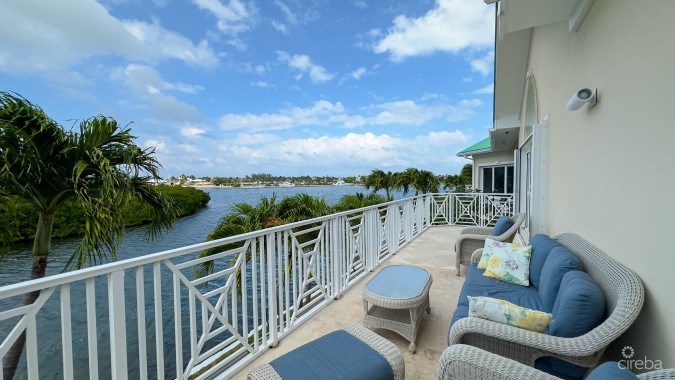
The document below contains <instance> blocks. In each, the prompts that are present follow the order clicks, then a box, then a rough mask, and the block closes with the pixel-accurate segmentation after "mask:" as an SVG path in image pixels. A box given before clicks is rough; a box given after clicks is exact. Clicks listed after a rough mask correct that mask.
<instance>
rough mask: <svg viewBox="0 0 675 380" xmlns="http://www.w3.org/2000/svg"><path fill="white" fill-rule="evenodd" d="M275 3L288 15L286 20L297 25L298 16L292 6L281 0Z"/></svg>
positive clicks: (276, 0)
mask: <svg viewBox="0 0 675 380" xmlns="http://www.w3.org/2000/svg"><path fill="white" fill-rule="evenodd" d="M274 4H276V6H277V7H279V9H281V12H282V13H283V14H284V16H285V17H286V21H288V23H289V24H291V25H296V24H297V23H298V17H297V16H296V15H295V13H293V11H292V10H291V8H289V7H288V5H286V4H284V3H282V2H281V1H279V0H275V1H274Z"/></svg>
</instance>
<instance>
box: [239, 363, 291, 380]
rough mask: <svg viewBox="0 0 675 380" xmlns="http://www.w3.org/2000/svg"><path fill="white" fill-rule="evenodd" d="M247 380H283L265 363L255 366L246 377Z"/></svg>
mask: <svg viewBox="0 0 675 380" xmlns="http://www.w3.org/2000/svg"><path fill="white" fill-rule="evenodd" d="M246 379H247V380H283V379H282V378H281V376H279V374H278V373H277V371H275V370H274V368H272V366H271V365H269V364H267V363H265V364H261V365H259V366H256V367H255V368H253V369H252V370H251V372H249V373H248V375H246Z"/></svg>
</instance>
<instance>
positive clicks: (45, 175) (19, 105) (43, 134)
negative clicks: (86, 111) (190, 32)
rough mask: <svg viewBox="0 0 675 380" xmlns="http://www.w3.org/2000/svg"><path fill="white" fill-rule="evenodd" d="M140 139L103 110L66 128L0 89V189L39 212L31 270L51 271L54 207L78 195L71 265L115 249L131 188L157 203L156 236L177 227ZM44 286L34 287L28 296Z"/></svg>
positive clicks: (17, 350) (7, 373) (10, 372)
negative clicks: (78, 231)
mask: <svg viewBox="0 0 675 380" xmlns="http://www.w3.org/2000/svg"><path fill="white" fill-rule="evenodd" d="M134 139H135V137H134V136H132V135H131V133H130V129H128V128H121V127H120V126H118V124H117V122H116V121H115V120H113V119H111V118H107V117H103V116H97V117H94V118H90V119H87V120H84V121H82V122H81V123H80V124H79V132H72V131H70V132H69V131H66V130H64V129H63V128H62V127H61V126H60V125H58V124H57V123H56V122H55V121H54V120H52V119H51V118H49V117H48V116H47V115H46V113H45V112H44V111H43V110H42V109H41V108H40V107H38V106H37V105H35V104H33V103H31V102H30V101H28V100H26V99H25V98H23V97H21V96H19V95H16V94H10V93H7V92H0V197H7V196H17V197H20V198H23V199H25V200H27V201H29V202H31V203H32V204H33V206H34V207H35V209H36V211H37V212H38V215H39V216H38V225H37V228H36V231H35V237H34V241H33V264H32V272H31V278H33V279H36V278H42V277H44V275H45V270H46V268H47V260H48V257H49V247H50V242H51V235H52V225H53V217H54V213H55V211H56V210H57V209H58V208H59V207H60V206H62V205H63V204H64V202H65V201H66V200H70V199H74V200H76V202H77V203H78V204H79V205H80V206H81V207H82V209H83V210H84V219H85V229H84V236H83V237H82V242H81V243H80V245H79V246H78V248H77V249H76V251H75V252H74V253H73V255H72V256H71V258H70V260H69V261H68V263H67V265H66V269H70V268H72V267H75V268H80V267H82V266H83V265H84V264H86V263H90V262H93V263H98V262H101V261H103V260H105V259H107V258H108V257H111V258H114V257H115V252H116V247H117V244H118V242H119V239H120V238H121V237H122V234H123V231H124V220H123V218H122V209H123V208H124V206H125V205H126V204H127V203H128V202H129V200H130V199H131V197H132V196H138V197H140V198H141V199H142V200H144V201H145V202H147V203H148V204H150V205H151V206H152V208H153V213H154V215H153V216H154V218H153V221H152V223H151V225H150V227H149V229H148V233H149V237H154V236H156V235H157V234H158V233H160V232H161V231H163V230H165V229H168V228H170V227H171V225H172V223H173V221H174V220H175V212H174V209H173V205H172V204H171V202H170V201H169V200H168V199H167V198H164V197H162V195H161V194H160V193H159V192H157V190H156V189H155V188H154V187H153V186H151V185H148V184H147V180H148V179H149V178H159V176H158V171H159V168H160V164H159V162H158V161H157V160H156V159H155V157H154V155H153V154H154V149H145V150H143V149H141V148H140V147H138V146H137V145H136V144H135V142H134ZM39 293H40V292H39V291H35V292H31V293H27V294H26V295H25V296H24V304H26V305H28V304H32V303H33V302H34V301H35V300H36V299H37V297H38V296H39ZM24 345H25V333H23V334H22V335H21V336H20V337H19V338H18V339H17V341H16V342H15V343H14V345H13V346H12V347H11V348H10V350H9V352H8V353H7V355H6V356H5V359H4V360H3V376H4V378H5V379H11V378H12V377H13V376H14V373H15V371H16V367H17V364H18V361H19V358H20V357H21V353H22V351H23V348H24Z"/></svg>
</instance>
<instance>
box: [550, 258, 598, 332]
mask: <svg viewBox="0 0 675 380" xmlns="http://www.w3.org/2000/svg"><path fill="white" fill-rule="evenodd" d="M551 314H553V319H552V320H551V323H550V324H549V325H548V328H547V333H548V334H550V335H555V336H561V337H565V338H573V337H577V336H581V335H584V334H586V333H587V332H589V331H591V330H593V329H594V328H595V327H597V326H598V325H599V324H600V323H602V321H603V319H604V318H605V294H604V293H603V292H602V289H600V286H599V285H598V284H597V283H596V282H595V280H593V278H592V277H591V276H590V275H589V274H588V273H586V272H581V271H570V272H567V273H565V275H564V276H563V279H562V282H561V284H560V290H559V291H558V297H557V298H556V300H555V304H553V311H552V312H551Z"/></svg>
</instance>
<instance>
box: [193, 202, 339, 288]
mask: <svg viewBox="0 0 675 380" xmlns="http://www.w3.org/2000/svg"><path fill="white" fill-rule="evenodd" d="M331 211H332V210H331V208H330V207H329V206H328V204H327V203H326V201H325V200H324V199H323V198H315V197H312V196H310V195H308V194H296V195H294V196H292V197H286V198H284V199H283V200H282V201H281V202H277V196H276V194H273V195H272V197H270V198H267V197H262V198H260V202H258V204H257V205H255V206H253V205H250V204H248V203H237V204H235V205H234V206H233V207H232V212H230V213H229V214H227V215H226V216H224V217H223V218H222V219H221V220H220V221H219V222H218V225H216V227H215V228H214V229H213V231H211V233H209V235H208V236H207V237H206V241H211V240H216V239H222V238H226V237H230V236H236V235H240V234H244V233H247V232H253V231H258V230H262V229H265V228H270V227H276V226H280V225H282V224H287V223H293V222H298V221H301V220H307V219H312V218H316V217H319V216H323V215H328V214H330V213H331ZM242 245H243V242H238V243H233V244H230V245H227V246H224V247H215V248H211V249H206V250H204V251H201V252H200V253H199V257H200V258H202V257H208V256H211V255H215V254H216V253H219V252H222V251H223V250H228V249H233V248H238V247H241V246H242ZM232 260H236V257H233V258H232ZM213 270H214V262H213V261H207V262H204V263H202V264H200V265H198V266H195V268H194V270H193V271H194V274H195V276H197V277H202V276H205V275H207V274H209V273H211V272H213ZM237 275H238V274H237Z"/></svg>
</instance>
